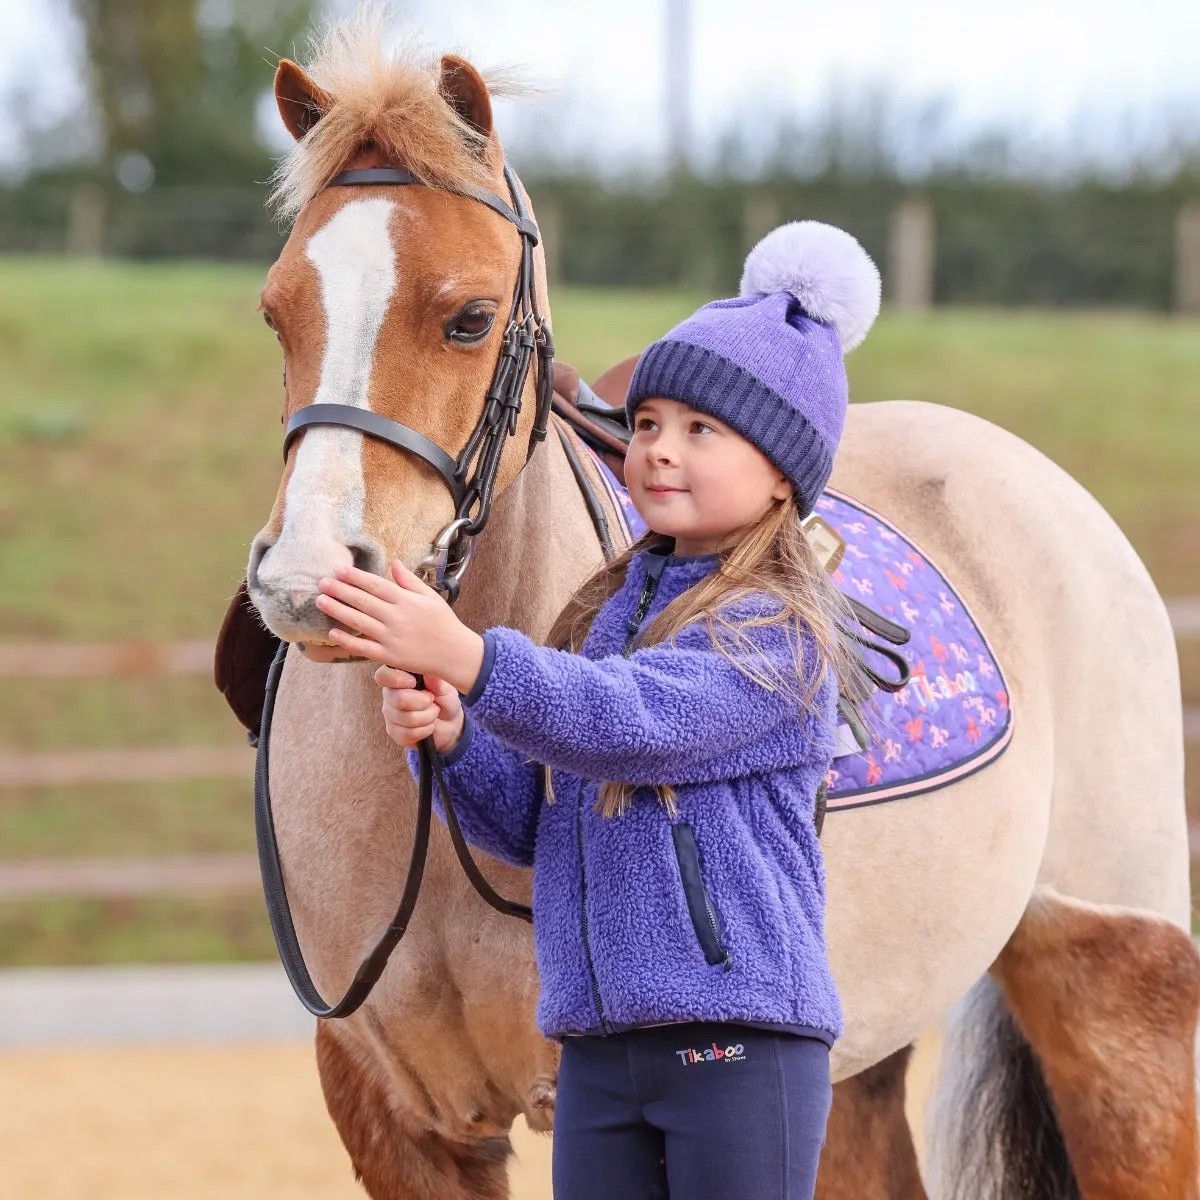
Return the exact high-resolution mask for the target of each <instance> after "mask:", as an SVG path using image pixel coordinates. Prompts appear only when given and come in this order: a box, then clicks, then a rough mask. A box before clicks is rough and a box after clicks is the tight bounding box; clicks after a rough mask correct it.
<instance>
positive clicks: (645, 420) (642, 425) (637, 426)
mask: <svg viewBox="0 0 1200 1200" xmlns="http://www.w3.org/2000/svg"><path fill="white" fill-rule="evenodd" d="M653 428H654V422H653V421H652V420H650V418H649V417H638V419H637V420H636V421H634V423H633V429H634V432H635V433H640V432H641V431H642V430H644V429H653Z"/></svg>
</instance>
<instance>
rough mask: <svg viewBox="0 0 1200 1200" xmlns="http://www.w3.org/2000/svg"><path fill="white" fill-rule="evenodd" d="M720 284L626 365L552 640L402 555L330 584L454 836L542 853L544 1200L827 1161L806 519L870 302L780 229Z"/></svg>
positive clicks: (721, 1189)
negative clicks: (611, 469)
mask: <svg viewBox="0 0 1200 1200" xmlns="http://www.w3.org/2000/svg"><path fill="white" fill-rule="evenodd" d="M741 291H742V295H741V297H740V298H738V299H733V300H723V301H717V302H715V303H712V304H708V305H706V306H704V307H703V308H701V309H700V310H699V311H698V312H696V313H695V314H694V315H693V316H692V317H690V318H688V319H687V320H686V321H684V322H683V323H682V324H681V325H679V326H677V327H676V328H675V329H673V330H672V331H671V332H670V333H669V334H667V336H666V337H665V338H663V339H662V340H661V341H658V342H656V343H655V344H654V345H652V346H651V347H650V348H649V349H648V350H646V352H645V353H644V354H643V355H642V357H641V359H640V360H639V363H638V366H637V370H636V372H635V373H634V376H633V380H632V384H631V386H630V390H629V397H628V412H629V417H630V420H631V423H632V428H633V441H632V442H631V444H630V447H629V452H628V456H627V458H626V466H625V472H626V480H627V482H628V485H629V492H630V497H631V499H632V501H633V503H634V505H635V506H636V508H637V511H638V512H639V513H640V514H641V516H642V517H643V518H644V519H645V521H646V523H647V525H648V526H649V530H650V532H649V533H647V535H646V536H645V537H644V538H643V539H642V540H641V541H640V542H639V543H638V544H637V545H636V546H634V547H633V548H632V549H631V550H630V551H629V552H627V553H626V554H624V555H622V556H621V557H620V558H619V559H618V560H617V561H615V562H613V563H611V564H609V565H608V566H606V567H605V568H604V569H603V570H601V571H600V573H599V574H598V575H596V576H595V577H594V578H593V579H592V580H591V581H590V582H589V583H587V584H586V585H585V586H584V587H583V588H582V589H581V590H580V592H579V593H578V594H577V595H576V596H575V598H574V599H573V600H572V601H571V603H570V604H569V605H568V606H567V608H566V610H565V611H564V612H563V614H562V615H561V616H560V618H559V620H558V621H557V623H556V625H555V628H554V629H553V630H552V632H551V634H550V637H549V643H550V646H551V647H560V646H562V647H566V649H557V648H545V647H540V646H537V645H535V644H534V643H533V642H531V641H530V640H529V639H528V638H526V637H524V636H523V635H521V634H520V633H517V632H516V631H514V630H511V629H503V628H496V629H490V630H488V631H487V632H486V633H485V634H483V635H482V636H480V635H479V634H477V633H475V632H473V631H472V630H470V629H468V628H467V627H466V626H465V625H463V624H462V623H461V622H459V621H458V619H457V618H456V617H455V616H454V614H453V612H452V610H451V609H450V608H449V607H448V606H447V605H446V604H445V603H444V601H443V600H442V599H441V598H440V596H438V595H437V593H435V592H433V591H431V590H430V589H429V588H427V587H426V586H425V585H424V584H422V583H421V582H420V581H419V580H417V579H416V577H415V576H414V575H412V574H411V573H410V572H409V571H407V570H406V569H405V568H404V567H403V566H402V565H401V564H400V563H396V564H394V565H393V571H392V573H393V579H391V580H385V579H381V578H379V577H377V576H374V575H370V574H366V573H364V572H362V571H357V570H347V571H343V572H339V575H338V578H337V579H336V580H334V579H327V580H323V581H322V584H321V586H322V592H323V593H324V594H323V595H322V596H321V598H320V600H319V601H318V603H319V604H320V606H321V608H322V610H323V611H324V612H325V613H326V614H327V615H328V616H329V617H331V618H332V619H333V620H334V621H337V622H339V623H340V625H341V626H344V627H345V629H344V630H343V629H338V628H335V629H334V630H333V631H332V633H331V635H330V636H331V638H332V639H333V640H334V641H336V642H337V643H338V644H339V645H341V646H343V647H344V648H345V649H347V650H349V651H352V652H354V653H356V654H359V655H362V656H364V657H366V658H369V659H373V660H375V661H377V662H380V663H383V664H385V665H384V666H383V667H381V668H380V670H379V671H377V672H376V680H377V681H378V682H379V683H380V685H381V686H382V687H383V689H384V692H383V713H384V720H385V722H386V726H387V730H388V733H389V735H390V736H391V737H392V738H393V739H394V740H395V741H396V742H398V743H399V744H400V745H402V746H407V747H413V746H415V745H416V744H417V743H418V742H419V741H420V740H421V739H422V738H424V737H426V736H430V735H432V737H433V739H434V741H435V743H436V745H437V748H438V750H439V751H440V752H441V754H442V756H443V757H442V764H443V766H444V768H445V771H444V774H445V780H446V783H447V785H448V787H449V788H450V792H451V795H452V798H453V800H454V803H455V810H456V812H457V814H458V817H459V821H460V823H461V825H462V829H463V832H464V834H465V836H466V837H467V838H468V839H469V840H470V841H471V842H472V843H473V844H474V845H476V846H478V847H480V848H481V849H483V850H485V851H487V852H488V853H490V854H493V855H495V856H496V857H498V858H501V859H504V860H505V861H507V862H511V863H517V864H522V865H530V864H532V866H533V910H534V926H533V928H534V939H535V945H536V951H537V963H538V970H539V973H540V976H541V995H540V999H539V1004H538V1022H539V1025H540V1027H541V1029H542V1031H543V1032H544V1033H545V1035H546V1036H547V1037H551V1038H556V1039H560V1040H561V1041H562V1046H563V1050H562V1062H561V1068H560V1074H559V1080H558V1102H557V1109H556V1113H555V1121H554V1194H555V1196H556V1197H559V1198H560V1200H592V1198H593V1197H594V1198H595V1200H614V1198H620V1200H632V1198H638V1197H651V1196H664V1195H666V1189H667V1187H668V1186H669V1191H670V1196H671V1198H672V1200H707V1198H715V1197H722V1198H725V1200H740V1198H744V1200H800V1198H805V1200H807V1198H810V1197H811V1196H812V1195H813V1190H814V1186H815V1179H816V1171H817V1160H818V1156H819V1154H820V1150H821V1146H822V1145H823V1143H824V1137H825V1122H826V1118H827V1116H828V1113H829V1105H830V1099H831V1088H830V1079H829V1047H830V1046H831V1045H832V1043H833V1041H834V1039H835V1038H836V1037H837V1036H838V1035H839V1033H840V1032H841V1024H842V1017H841V1010H840V1006H839V1002H838V996H837V992H836V989H835V987H834V983H833V979H832V976H831V974H830V970H829V964H828V961H827V957H826V951H825V936H824V915H825V913H824V908H825V905H824V873H823V868H822V863H821V851H820V846H819V843H818V841H817V837H816V833H815V830H814V828H813V806H814V797H815V794H816V791H817V787H818V785H819V784H820V783H821V781H822V779H823V777H824V775H825V773H826V771H827V770H828V768H829V765H830V762H831V759H832V754H833V748H834V737H835V723H836V711H835V710H836V702H837V689H838V679H839V676H840V675H842V674H844V673H845V672H846V671H847V670H848V669H849V659H848V657H847V654H846V651H845V650H844V649H843V648H842V642H841V639H840V637H839V636H838V634H837V624H838V622H839V621H840V620H841V619H842V611H843V610H842V609H841V608H840V606H839V600H838V598H837V594H836V592H835V591H834V590H833V588H832V585H831V584H830V583H829V582H828V580H827V578H826V576H825V573H824V572H823V571H822V569H821V568H820V566H819V565H818V563H817V562H816V559H815V557H814V555H813V554H812V552H811V551H810V550H809V548H808V545H807V543H806V541H805V538H804V534H803V532H802V530H801V528H800V520H801V518H803V517H804V516H805V515H807V514H808V513H809V512H811V511H812V508H813V505H814V504H815V503H816V501H817V498H818V497H819V496H820V494H821V491H822V489H823V488H824V486H825V483H826V481H827V480H828V478H829V474H830V470H831V467H832V461H833V454H834V451H835V449H836V448H837V444H838V440H839V438H840V436H841V431H842V424H843V420H844V417H845V411H846V402H847V387H846V374H845V367H844V364H843V353H844V351H846V350H849V349H851V348H852V347H853V346H854V345H857V343H858V342H859V341H860V340H861V339H862V338H863V337H864V336H865V335H866V332H867V330H868V329H869V328H870V326H871V324H872V322H873V321H874V319H875V316H876V314H877V312H878V309H879V293H880V284H879V275H878V272H877V271H876V270H875V267H874V265H873V264H872V263H871V260H870V259H869V258H868V257H867V255H866V254H865V252H864V251H863V250H862V249H861V247H860V246H859V245H858V243H857V242H856V241H854V239H853V238H851V237H850V236H849V235H848V234H846V233H843V232H842V231H840V230H837V229H833V228H831V227H829V226H825V225H818V224H815V223H813V222H802V223H797V224H792V225H787V226H784V227H782V228H781V229H777V230H776V231H775V232H774V233H772V234H771V235H769V236H768V237H767V238H765V239H764V240H763V242H761V243H760V244H759V245H758V246H757V247H756V248H755V250H754V251H753V252H752V253H751V255H750V257H749V259H748V260H747V263H746V271H745V274H744V276H743V279H742V288H741ZM396 664H403V666H404V667H405V668H407V671H413V672H420V673H422V674H424V675H425V682H426V687H427V688H428V689H429V690H428V691H417V690H416V688H415V680H414V678H413V676H412V675H410V674H408V673H407V672H406V671H404V670H399V669H397V667H396Z"/></svg>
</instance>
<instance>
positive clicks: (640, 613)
mask: <svg viewBox="0 0 1200 1200" xmlns="http://www.w3.org/2000/svg"><path fill="white" fill-rule="evenodd" d="M655 565H658V564H655ZM663 565H665V563H664V564H663ZM661 574H662V568H661V566H660V567H659V569H658V570H657V571H656V570H654V569H653V568H652V567H650V566H649V564H647V570H646V582H645V584H644V585H643V586H642V594H641V595H640V596H639V597H638V601H637V605H636V606H635V607H634V610H633V616H631V617H630V618H629V620H628V621H627V622H626V624H625V631H626V634H627V636H626V639H625V645H624V647H623V648H622V650H621V653H622V654H624V655H628V654H629V652H630V650H632V649H633V640H634V638H636V637H637V635H638V631H639V630H640V629H641V627H642V622H643V621H644V620H645V619H646V614H647V613H648V612H649V611H650V603H651V601H652V600H653V599H654V593H655V592H657V591H658V581H659V577H660V576H661ZM575 835H576V839H577V841H578V843H579V903H580V907H581V908H582V909H583V952H584V956H585V957H586V959H587V965H588V974H589V975H590V976H591V982H592V1000H593V1001H594V1002H595V1005H596V1013H597V1014H598V1015H599V1017H600V1028H601V1030H602V1031H603V1032H604V1033H606V1034H607V1033H612V1032H613V1027H612V1026H611V1025H610V1024H609V1022H608V1018H607V1017H606V1016H605V1015H604V1005H603V1003H602V1002H601V1000H600V981H599V979H597V978H596V963H595V960H594V959H593V958H592V939H591V937H590V936H589V933H588V911H587V869H586V867H585V866H584V859H583V789H582V788H580V790H579V803H578V806H577V807H576V809H575Z"/></svg>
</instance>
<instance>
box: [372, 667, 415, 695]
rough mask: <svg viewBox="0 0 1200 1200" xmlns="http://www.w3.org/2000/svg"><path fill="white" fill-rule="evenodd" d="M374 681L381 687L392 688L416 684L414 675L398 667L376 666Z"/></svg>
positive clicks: (410, 686) (408, 686) (412, 686)
mask: <svg viewBox="0 0 1200 1200" xmlns="http://www.w3.org/2000/svg"><path fill="white" fill-rule="evenodd" d="M375 682H376V683H377V684H379V686H380V687H382V688H390V689H393V690H395V689H403V688H415V687H416V686H417V680H416V676H414V675H410V674H409V673H408V672H407V671H402V670H400V668H399V667H378V668H377V669H376V671H375Z"/></svg>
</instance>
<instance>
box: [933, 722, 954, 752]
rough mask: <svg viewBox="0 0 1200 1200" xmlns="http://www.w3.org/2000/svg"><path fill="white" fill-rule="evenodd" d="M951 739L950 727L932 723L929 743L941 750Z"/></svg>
mask: <svg viewBox="0 0 1200 1200" xmlns="http://www.w3.org/2000/svg"><path fill="white" fill-rule="evenodd" d="M949 740H950V731H949V730H948V729H942V728H941V726H939V725H930V727H929V744H930V745H931V746H932V747H933V748H934V749H935V750H940V749H941V748H942V747H943V746H944V745H945V744H946V743H947V742H948V741H949Z"/></svg>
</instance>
